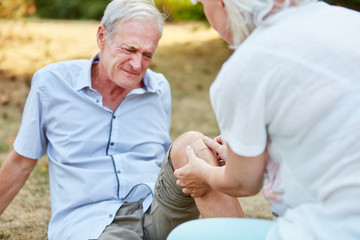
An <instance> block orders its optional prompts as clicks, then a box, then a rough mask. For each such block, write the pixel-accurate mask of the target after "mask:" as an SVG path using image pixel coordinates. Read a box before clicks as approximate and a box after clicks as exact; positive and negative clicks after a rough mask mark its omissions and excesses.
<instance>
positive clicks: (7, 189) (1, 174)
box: [0, 151, 37, 214]
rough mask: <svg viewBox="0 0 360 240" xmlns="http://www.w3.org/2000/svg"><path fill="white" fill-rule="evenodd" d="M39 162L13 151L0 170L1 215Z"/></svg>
mask: <svg viewBox="0 0 360 240" xmlns="http://www.w3.org/2000/svg"><path fill="white" fill-rule="evenodd" d="M36 163H37V161H36V160H34V159H29V158H25V157H23V156H21V155H19V154H17V153H16V152H15V151H12V152H11V153H10V154H9V155H8V156H7V158H6V159H5V161H4V163H3V164H2V166H1V169H0V214H2V213H3V211H4V210H5V209H6V207H7V206H8V205H9V204H10V202H11V201H12V200H13V199H14V197H15V196H16V194H17V193H18V192H19V191H20V189H21V188H22V186H23V185H24V184H25V182H26V180H27V179H28V177H29V175H30V173H31V172H32V170H33V169H34V167H35V165H36Z"/></svg>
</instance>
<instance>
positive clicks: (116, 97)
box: [91, 63, 131, 111]
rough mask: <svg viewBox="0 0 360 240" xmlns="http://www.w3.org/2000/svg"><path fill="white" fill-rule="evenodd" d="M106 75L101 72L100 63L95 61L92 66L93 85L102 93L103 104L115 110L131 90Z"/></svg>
mask: <svg viewBox="0 0 360 240" xmlns="http://www.w3.org/2000/svg"><path fill="white" fill-rule="evenodd" d="M104 76H105V74H101V72H100V69H99V64H98V63H94V64H93V65H92V67H91V86H92V88H94V89H95V90H97V91H98V92H99V93H100V94H101V96H102V98H103V105H104V106H106V107H108V108H110V109H111V110H112V111H115V110H116V109H117V107H118V106H119V105H120V103H121V102H122V101H123V100H124V98H125V97H126V96H127V94H128V93H129V92H130V91H131V90H128V89H124V88H121V87H119V86H118V85H116V84H115V83H114V82H112V81H111V80H110V79H109V78H107V77H104Z"/></svg>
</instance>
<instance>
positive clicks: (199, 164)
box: [174, 146, 211, 198]
mask: <svg viewBox="0 0 360 240" xmlns="http://www.w3.org/2000/svg"><path fill="white" fill-rule="evenodd" d="M186 155H187V158H188V160H189V163H188V164H186V165H185V166H184V167H182V168H179V169H177V170H175V172H174V174H175V177H176V178H177V179H178V180H177V181H176V184H177V185H178V186H179V187H181V188H182V189H183V192H184V193H185V194H190V195H191V196H192V197H194V198H196V197H201V196H202V195H204V194H205V193H206V192H208V191H209V189H210V187H209V185H208V183H207V181H206V171H207V170H206V169H208V168H209V167H211V165H210V164H208V163H207V162H206V161H205V160H203V159H201V158H199V157H197V156H196V154H195V152H194V150H193V148H192V147H191V146H187V148H186Z"/></svg>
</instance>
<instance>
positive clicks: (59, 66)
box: [37, 59, 89, 73]
mask: <svg viewBox="0 0 360 240" xmlns="http://www.w3.org/2000/svg"><path fill="white" fill-rule="evenodd" d="M88 62H89V60H88V59H72V60H66V61H61V62H55V63H51V64H48V65H46V66H44V67H42V68H40V69H39V70H38V71H37V73H58V72H61V73H64V72H67V71H74V70H77V69H82V68H83V67H84V66H85V65H86V64H87V63H88Z"/></svg>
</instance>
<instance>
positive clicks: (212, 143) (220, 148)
mask: <svg viewBox="0 0 360 240" xmlns="http://www.w3.org/2000/svg"><path fill="white" fill-rule="evenodd" d="M203 141H204V143H205V144H206V145H207V146H208V147H209V148H210V149H211V150H213V152H214V153H215V155H216V157H217V159H218V163H219V166H224V165H225V159H226V156H227V149H226V144H225V141H224V140H223V138H222V136H221V135H220V136H217V137H216V138H214V139H211V138H209V137H207V136H204V138H203Z"/></svg>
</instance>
